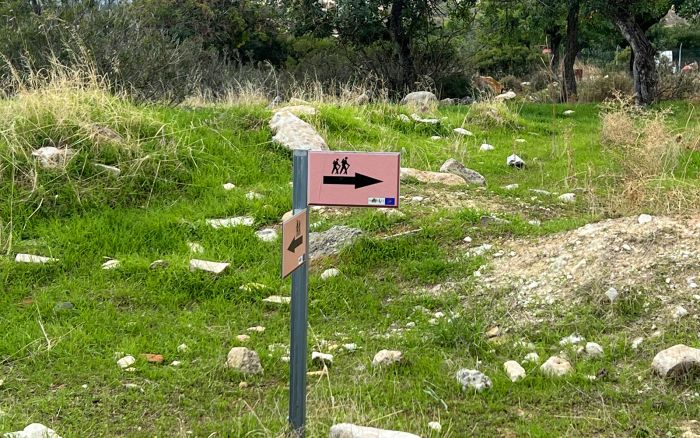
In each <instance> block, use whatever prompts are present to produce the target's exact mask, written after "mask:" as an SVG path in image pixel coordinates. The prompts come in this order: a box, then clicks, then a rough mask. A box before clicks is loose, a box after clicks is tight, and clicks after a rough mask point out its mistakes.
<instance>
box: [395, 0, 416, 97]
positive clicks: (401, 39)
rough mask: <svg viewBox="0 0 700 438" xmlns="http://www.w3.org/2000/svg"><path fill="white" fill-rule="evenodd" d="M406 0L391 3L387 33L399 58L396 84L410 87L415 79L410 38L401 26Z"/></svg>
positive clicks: (396, 0)
mask: <svg viewBox="0 0 700 438" xmlns="http://www.w3.org/2000/svg"><path fill="white" fill-rule="evenodd" d="M405 6H406V0H394V2H393V3H392V5H391V14H390V15H389V33H391V39H392V40H393V42H394V46H395V47H396V54H397V55H398V58H399V67H400V68H401V76H400V79H399V83H398V86H399V87H400V88H409V89H410V88H411V87H412V86H413V83H414V82H415V79H416V73H415V65H414V62H413V53H411V38H410V37H409V36H408V35H407V34H406V29H404V26H403V13H404V9H405Z"/></svg>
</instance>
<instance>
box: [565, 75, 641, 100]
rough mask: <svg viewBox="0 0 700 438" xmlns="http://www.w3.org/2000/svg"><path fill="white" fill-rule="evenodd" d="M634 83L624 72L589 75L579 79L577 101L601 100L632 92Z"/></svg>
mask: <svg viewBox="0 0 700 438" xmlns="http://www.w3.org/2000/svg"><path fill="white" fill-rule="evenodd" d="M633 88H634V84H633V82H632V78H631V77H629V75H627V74H626V73H619V72H618V73H608V74H605V75H603V76H591V77H588V78H585V79H583V80H582V81H579V83H578V101H579V102H581V103H587V102H603V101H605V100H608V99H614V98H615V97H616V96H618V95H619V94H620V93H622V94H632V90H633Z"/></svg>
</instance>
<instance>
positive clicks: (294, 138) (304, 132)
mask: <svg viewBox="0 0 700 438" xmlns="http://www.w3.org/2000/svg"><path fill="white" fill-rule="evenodd" d="M270 129H272V133H273V134H275V135H274V137H272V141H274V142H275V143H278V144H280V145H282V146H284V147H286V148H287V149H290V150H311V151H327V150H328V145H326V141H325V140H324V139H323V138H322V137H321V136H320V135H318V132H316V130H315V129H314V127H313V126H311V125H309V124H308V123H306V122H305V121H303V120H301V119H300V118H299V117H297V116H295V115H294V114H292V113H291V112H289V111H285V110H280V111H278V112H276V113H275V115H274V116H272V119H271V120H270Z"/></svg>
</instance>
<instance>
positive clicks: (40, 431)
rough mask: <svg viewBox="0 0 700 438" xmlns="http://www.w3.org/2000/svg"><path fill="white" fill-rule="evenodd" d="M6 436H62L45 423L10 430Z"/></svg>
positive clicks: (40, 437) (41, 437) (56, 437)
mask: <svg viewBox="0 0 700 438" xmlns="http://www.w3.org/2000/svg"><path fill="white" fill-rule="evenodd" d="M3 437H4V438H61V437H60V436H59V435H58V434H57V433H56V432H55V431H54V430H53V429H49V428H48V427H46V426H44V425H43V424H39V423H32V424H30V425H29V426H27V427H25V428H24V430H20V431H17V432H10V433H6V434H4V435H3Z"/></svg>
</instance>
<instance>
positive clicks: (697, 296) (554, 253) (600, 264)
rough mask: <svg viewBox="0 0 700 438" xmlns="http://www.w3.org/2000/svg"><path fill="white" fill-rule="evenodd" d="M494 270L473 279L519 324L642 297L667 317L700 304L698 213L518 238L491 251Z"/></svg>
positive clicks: (627, 220)
mask: <svg viewBox="0 0 700 438" xmlns="http://www.w3.org/2000/svg"><path fill="white" fill-rule="evenodd" d="M492 256H493V260H492V265H491V267H490V269H489V270H488V271H487V272H484V273H483V274H482V276H481V277H479V278H477V280H476V284H477V286H478V287H479V288H480V289H481V290H486V291H491V292H493V291H501V292H504V293H505V297H506V300H507V303H508V305H509V307H510V308H511V310H512V311H513V313H514V314H517V315H518V317H519V318H517V319H518V320H521V321H523V322H542V321H539V320H538V318H537V315H538V313H539V312H538V310H542V309H547V308H548V307H549V306H553V305H557V306H562V305H563V306H564V308H565V309H566V308H571V307H573V306H576V305H580V304H582V303H584V302H591V301H594V302H595V301H599V302H601V303H603V302H605V300H608V298H607V297H606V294H605V293H606V291H608V290H609V288H611V287H613V288H615V289H616V290H617V291H618V293H619V297H618V298H617V299H618V300H621V299H623V298H625V297H628V296H630V294H638V295H641V294H645V297H644V298H645V299H646V298H647V297H648V298H649V299H653V300H658V302H660V303H661V304H662V305H663V306H664V308H665V309H664V310H663V311H662V314H663V313H664V312H666V313H668V315H665V316H668V318H672V312H673V311H674V309H675V308H676V306H679V305H680V306H683V307H684V308H685V309H687V310H688V311H689V312H690V315H689V316H688V317H693V316H694V315H696V314H697V312H696V310H697V308H698V307H700V289H699V288H698V284H699V283H700V270H699V269H698V266H699V265H700V264H699V262H700V216H694V217H686V218H672V217H654V218H653V219H652V220H651V222H648V223H644V224H640V223H639V221H638V218H636V217H634V218H622V219H611V220H605V221H602V222H598V223H594V224H588V225H586V226H584V227H581V228H578V229H576V230H573V231H569V232H564V233H560V234H556V235H552V236H547V237H544V238H540V239H537V240H532V239H518V240H513V241H509V242H506V243H504V244H502V245H500V246H498V247H494V248H493V250H492Z"/></svg>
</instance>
